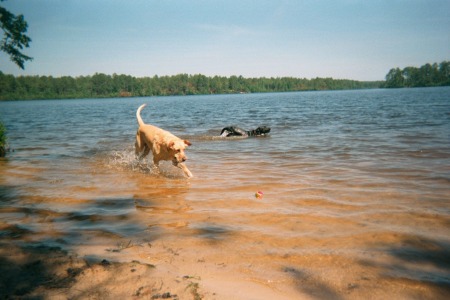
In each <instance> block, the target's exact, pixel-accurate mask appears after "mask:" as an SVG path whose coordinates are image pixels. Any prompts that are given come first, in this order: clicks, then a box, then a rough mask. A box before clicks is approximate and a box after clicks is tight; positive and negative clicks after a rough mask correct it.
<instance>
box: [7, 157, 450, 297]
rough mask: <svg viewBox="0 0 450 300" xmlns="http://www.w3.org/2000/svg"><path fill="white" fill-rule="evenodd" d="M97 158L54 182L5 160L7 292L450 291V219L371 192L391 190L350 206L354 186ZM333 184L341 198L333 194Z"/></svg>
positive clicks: (38, 170) (48, 171)
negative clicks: (188, 175)
mask: <svg viewBox="0 0 450 300" xmlns="http://www.w3.org/2000/svg"><path fill="white" fill-rule="evenodd" d="M104 163H105V158H97V159H94V160H93V161H90V162H88V163H87V164H86V165H84V166H83V168H80V169H79V170H77V171H76V172H80V173H79V174H74V173H71V174H66V175H65V176H63V177H62V179H54V176H55V173H54V172H56V173H58V172H59V171H58V168H56V169H55V168H48V167H47V166H42V165H41V166H37V167H32V166H26V167H25V166H23V165H18V166H14V163H5V161H3V162H2V174H3V176H2V177H1V178H2V182H1V186H2V200H3V203H5V202H8V201H9V202H10V203H11V205H9V206H5V205H4V206H2V207H1V209H0V210H1V211H0V213H1V214H2V216H3V217H2V221H1V223H0V233H1V238H2V239H1V243H0V251H1V262H0V270H1V272H0V273H1V274H2V275H1V277H0V290H1V291H2V294H3V296H6V298H33V297H38V298H42V299H68V298H70V299H113V298H122V299H127V298H130V299H132V298H143V299H149V298H150V299H159V298H161V299H162V298H167V299H387V298H395V299H446V298H448V295H449V292H450V288H449V277H448V275H449V268H450V260H449V257H450V255H449V254H450V250H449V249H450V248H449V244H448V242H447V241H448V236H447V234H448V231H447V229H448V226H449V218H448V215H446V214H440V213H439V211H438V210H436V206H434V207H433V208H432V209H428V210H426V209H423V207H421V208H412V207H409V208H408V207H406V205H407V204H408V203H410V196H411V195H409V194H408V196H407V197H405V198H402V193H401V191H400V192H396V195H395V196H394V197H395V198H396V200H397V201H396V202H395V204H394V203H385V204H383V205H381V204H380V203H378V202H373V203H371V199H378V198H380V197H384V196H388V195H389V196H390V197H392V196H393V195H392V193H393V190H389V188H388V187H385V189H381V190H377V189H376V188H373V187H371V188H370V190H371V191H372V192H371V193H373V194H371V193H369V192H368V193H366V194H365V195H364V196H365V197H366V198H365V199H366V200H365V201H358V202H356V201H355V200H356V198H355V196H356V195H358V197H360V196H361V193H360V192H359V191H358V192H356V193H351V192H350V191H352V189H356V190H357V189H360V188H361V186H362V185H358V186H354V187H351V186H346V187H345V189H344V188H343V187H341V188H338V187H337V186H327V187H326V188H325V187H324V188H317V187H316V188H311V186H309V185H308V184H297V185H296V186H292V185H291V186H289V187H288V186H286V185H285V184H284V183H281V182H278V181H277V180H273V178H268V179H267V180H268V181H271V182H272V184H269V183H265V184H261V183H260V184H252V183H251V182H248V184H242V185H241V186H239V187H236V186H235V182H233V181H231V182H230V181H229V180H227V179H226V178H224V179H223V182H221V183H220V182H219V183H218V182H215V183H214V186H212V185H211V184H208V183H207V182H206V181H205V177H206V176H211V174H212V173H214V172H215V171H217V170H215V168H214V167H210V168H209V169H208V168H207V166H204V165H199V164H195V163H193V164H192V170H193V172H194V171H195V173H194V174H195V175H197V176H196V177H194V178H193V179H190V180H186V179H185V178H183V176H182V174H179V173H177V172H181V171H180V170H178V169H176V168H171V167H170V166H165V167H163V172H162V174H153V173H151V172H147V173H146V172H136V171H130V170H129V168H128V167H127V168H123V166H122V165H121V164H117V163H116V164H112V165H110V166H109V167H108V168H103V169H102V168H99V165H100V164H104ZM220 168H221V170H222V171H223V172H225V173H229V172H232V169H233V168H230V169H228V168H227V167H224V166H223V165H222V166H220ZM200 170H205V172H204V173H203V174H202V173H201V171H200ZM206 170H207V171H206ZM242 171H243V172H244V170H242ZM72 172H73V171H72ZM76 172H75V173H76ZM247 172H252V171H251V170H250V171H247ZM205 173H206V174H205ZM72 176H75V177H77V178H84V179H83V180H81V181H78V182H77V183H76V184H74V182H73V181H71V182H69V178H71V177H72ZM230 178H231V177H230ZM216 179H217V180H219V179H218V177H216ZM227 182H228V183H227ZM328 184H331V183H330V182H328ZM232 186H235V188H232ZM261 186H265V189H264V197H263V198H262V199H260V198H256V197H255V196H254V193H255V190H257V189H258V188H261ZM330 190H334V191H336V190H338V191H344V190H345V191H347V193H348V194H347V195H344V194H343V195H341V197H340V201H333V198H331V197H329V196H327V195H329V193H330ZM130 191H133V192H132V193H130ZM277 191H278V192H277ZM62 195H65V196H64V197H62ZM402 199H403V200H404V203H402V201H401V200H402ZM280 201H282V202H283V203H284V204H283V205H280V203H281V202H280ZM374 201H375V200H374ZM418 228H420V232H417V231H416V230H418ZM427 235H428V236H429V237H427Z"/></svg>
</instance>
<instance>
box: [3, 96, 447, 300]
mask: <svg viewBox="0 0 450 300" xmlns="http://www.w3.org/2000/svg"><path fill="white" fill-rule="evenodd" d="M142 103H147V104H148V105H147V107H146V108H145V109H144V110H143V112H142V118H143V119H144V121H145V122H146V123H151V124H154V125H157V126H159V127H162V128H164V129H166V130H169V131H171V132H172V133H174V134H175V135H177V136H179V137H182V138H186V139H188V140H190V141H191V142H192V144H193V145H192V147H190V148H189V149H188V151H187V155H188V157H189V159H188V161H187V163H186V164H187V166H188V167H189V168H190V170H191V171H192V173H193V174H194V178H192V179H186V178H184V177H183V175H182V173H181V171H180V170H179V169H176V168H174V167H172V166H171V164H170V163H162V167H161V170H160V172H157V171H156V170H155V169H154V168H153V166H152V164H151V159H150V160H148V161H145V162H138V161H137V160H136V159H135V158H134V149H133V147H134V135H135V131H136V129H137V123H136V117H135V112H136V109H137V108H138V106H139V105H140V104H142ZM0 115H1V119H2V121H3V123H4V124H5V126H6V128H7V130H8V138H9V144H10V146H11V148H12V149H14V152H10V153H9V155H8V156H7V158H5V159H2V160H1V161H0V170H1V173H0V188H1V191H0V201H1V203H0V216H1V217H0V218H1V221H0V222H1V227H0V229H1V231H0V237H2V236H3V237H9V238H14V236H15V235H17V236H19V235H20V236H21V237H22V238H23V239H25V240H27V241H33V242H40V243H45V244H49V245H56V246H59V247H63V248H68V249H75V250H77V251H81V252H83V251H86V250H82V249H88V248H89V247H90V246H94V245H96V244H103V245H111V247H114V245H117V244H119V243H122V242H123V241H132V242H133V243H142V242H148V243H156V242H158V241H162V242H164V243H166V244H167V245H171V244H172V245H178V248H180V249H184V252H183V251H181V252H183V255H185V256H184V257H185V258H186V260H188V258H191V259H192V260H195V261H200V262H202V263H203V264H207V263H208V261H214V262H217V261H220V260H224V261H225V262H224V264H228V265H229V266H230V267H228V268H229V269H228V270H230V271H232V272H236V274H239V273H240V274H244V275H245V276H244V277H246V278H252V280H253V281H254V282H259V281H261V282H262V281H264V282H266V283H265V284H268V285H271V286H272V287H273V288H275V289H279V290H282V289H284V287H287V286H291V287H295V289H297V290H298V292H299V293H306V294H309V295H310V296H312V297H316V296H317V298H324V297H325V298H327V297H333V298H335V299H338V298H339V297H343V298H345V297H347V296H348V297H352V295H353V296H354V297H356V298H359V297H363V298H366V296H368V295H370V296H372V297H374V298H382V297H384V296H386V294H383V289H386V290H387V291H389V294H397V295H398V296H401V297H404V298H409V297H412V298H413V297H415V296H417V295H419V296H425V298H426V297H427V295H428V296H430V295H432V296H433V297H437V298H439V297H444V296H445V295H446V294H447V293H448V292H449V290H450V289H449V286H450V260H449V257H450V235H449V232H450V88H427V89H400V90H361V91H337V92H335V91H332V92H301V93H280V94H248V95H215V96H185V97H155V98H131V99H86V100H61V101H20V102H0ZM227 125H237V126H240V127H243V128H245V129H254V128H256V127H257V126H260V125H266V126H270V127H271V128H272V131H271V134H270V136H268V137H263V138H248V139H241V138H231V139H223V138H219V137H217V136H218V135H219V133H220V130H221V129H222V127H225V126H227ZM256 191H262V192H263V193H264V197H263V198H262V199H257V198H255V192H256ZM105 247H107V246H105ZM105 247H103V248H102V249H105ZM174 247H175V246H174ZM215 264H216V266H217V265H219V263H215ZM231 266H233V267H231ZM382 287H384V288H382ZM421 293H422V294H421ZM447 295H448V294H447Z"/></svg>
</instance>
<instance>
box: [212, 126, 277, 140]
mask: <svg viewBox="0 0 450 300" xmlns="http://www.w3.org/2000/svg"><path fill="white" fill-rule="evenodd" d="M269 132H270V127H267V126H260V127H258V128H256V129H253V130H250V131H247V130H244V129H242V128H239V127H236V126H228V127H225V128H224V129H222V131H221V132H220V136H221V137H228V136H243V137H249V136H264V135H266V134H268V133H269Z"/></svg>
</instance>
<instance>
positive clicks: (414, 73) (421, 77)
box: [384, 61, 450, 88]
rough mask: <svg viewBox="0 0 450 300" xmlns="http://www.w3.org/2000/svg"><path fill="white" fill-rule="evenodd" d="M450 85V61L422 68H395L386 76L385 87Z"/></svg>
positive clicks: (426, 65)
mask: <svg viewBox="0 0 450 300" xmlns="http://www.w3.org/2000/svg"><path fill="white" fill-rule="evenodd" d="M448 85H450V61H443V62H441V63H440V64H439V65H438V64H437V63H434V64H432V65H431V64H425V65H423V66H421V67H420V68H417V67H406V68H404V69H403V70H400V68H393V69H391V70H390V71H389V73H388V74H387V75H386V82H385V85H384V87H387V88H400V87H430V86H448Z"/></svg>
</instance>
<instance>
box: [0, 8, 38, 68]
mask: <svg viewBox="0 0 450 300" xmlns="http://www.w3.org/2000/svg"><path fill="white" fill-rule="evenodd" d="M1 1H2V2H3V0H1ZM0 28H1V30H2V31H3V39H2V40H1V42H0V51H3V52H5V53H7V54H8V55H9V57H10V58H11V60H12V61H13V62H14V63H15V64H16V65H18V66H19V67H20V68H21V69H24V68H25V61H27V60H32V58H31V57H29V56H26V55H25V54H23V53H22V52H21V51H22V49H23V48H24V47H26V48H28V47H29V46H30V42H31V39H30V38H29V37H28V36H27V35H26V34H25V33H26V32H27V28H28V24H27V22H26V21H25V19H24V17H23V15H18V16H16V15H14V14H12V13H10V12H9V11H7V10H6V9H5V8H3V7H1V6H0Z"/></svg>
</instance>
